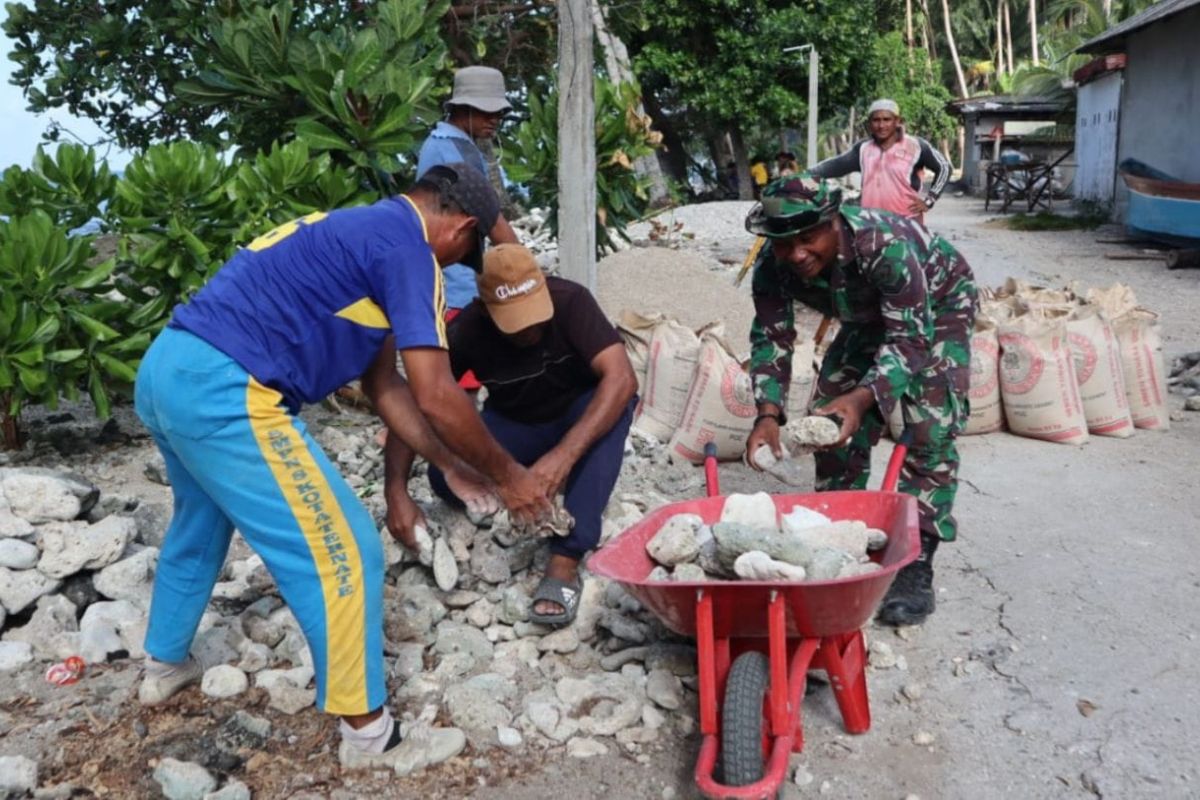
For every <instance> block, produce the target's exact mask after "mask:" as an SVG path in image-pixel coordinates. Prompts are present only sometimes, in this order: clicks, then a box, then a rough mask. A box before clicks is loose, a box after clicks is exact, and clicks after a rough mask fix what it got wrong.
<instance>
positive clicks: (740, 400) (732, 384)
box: [721, 363, 758, 417]
mask: <svg viewBox="0 0 1200 800" xmlns="http://www.w3.org/2000/svg"><path fill="white" fill-rule="evenodd" d="M721 403H722V404H724V406H725V409H726V410H727V411H729V413H730V414H733V415H734V416H738V417H753V416H754V414H755V412H756V411H758V408H757V406H755V405H754V387H753V386H752V385H751V383H750V376H749V375H747V374H746V371H745V370H744V369H742V367H741V365H740V364H737V363H733V364H729V365H728V366H727V367H725V374H724V375H722V376H721Z"/></svg>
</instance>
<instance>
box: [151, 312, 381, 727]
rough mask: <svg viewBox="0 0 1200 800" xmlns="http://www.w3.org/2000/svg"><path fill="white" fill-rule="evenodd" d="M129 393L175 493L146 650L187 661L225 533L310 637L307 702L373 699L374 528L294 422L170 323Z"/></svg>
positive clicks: (377, 572) (377, 623)
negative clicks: (256, 559) (312, 679)
mask: <svg viewBox="0 0 1200 800" xmlns="http://www.w3.org/2000/svg"><path fill="white" fill-rule="evenodd" d="M135 400H136V407H137V413H138V416H140V417H141V418H142V421H143V422H144V423H145V424H146V427H147V428H149V429H150V432H151V434H152V435H153V436H154V440H155V442H157V443H158V447H159V449H160V450H161V451H162V455H163V458H164V459H165V460H166V463H167V473H168V475H169V477H170V480H171V489H172V491H173V492H174V500H175V513H174V516H173V517H172V520H171V525H170V527H169V528H168V529H167V534H166V538H165V540H164V542H163V546H162V552H161V553H160V555H159V561H158V571H157V574H156V575H155V578H154V598H153V601H152V603H151V608H150V621H149V628H148V630H147V633H146V651H147V652H148V653H149V654H150V655H152V656H154V657H155V658H156V659H159V660H161V661H171V662H178V661H182V660H184V659H185V658H186V657H187V654H188V648H189V647H190V646H191V643H192V639H193V637H194V636H195V634H196V628H197V626H198V625H199V623H200V617H201V615H202V614H203V613H204V610H205V607H206V606H207V605H208V600H209V596H210V595H211V593H212V589H213V585H214V584H215V583H216V581H217V577H218V575H219V574H220V571H221V567H222V565H223V564H224V561H225V554H226V551H227V550H228V549H229V541H230V537H231V536H232V535H233V529H234V528H235V527H236V528H237V530H238V531H240V532H241V534H242V536H243V537H245V539H246V541H247V543H248V544H249V545H250V546H251V547H252V548H253V549H254V551H255V552H256V553H258V554H259V555H260V556H261V557H262V559H263V561H264V563H265V564H266V566H267V569H268V570H270V572H271V575H272V576H273V577H274V579H275V582H276V584H278V586H279V590H280V593H281V594H282V595H283V599H284V600H285V601H286V602H287V604H288V606H289V607H290V608H291V610H292V613H293V614H294V615H295V617H296V620H297V621H298V622H299V624H300V627H301V629H302V630H303V632H304V636H305V638H306V639H307V640H308V646H309V648H310V650H311V651H312V657H313V666H314V669H315V671H316V683H317V706H318V707H319V708H321V709H323V710H324V711H326V712H329V713H331V714H363V713H366V712H368V711H373V710H375V709H377V708H379V707H380V706H382V705H383V704H384V701H385V699H386V695H387V688H386V685H385V681H384V665H383V620H382V605H383V573H384V567H383V551H382V544H381V542H380V539H379V533H378V531H377V530H376V528H375V524H374V522H373V521H372V519H371V516H370V514H368V513H367V510H366V509H365V508H364V507H363V505H362V503H361V502H360V501H359V499H358V497H357V496H355V494H354V492H353V491H352V490H351V489H350V487H349V486H348V485H347V484H346V482H345V480H343V478H342V477H341V475H339V474H338V471H337V469H335V468H334V466H333V464H331V463H330V462H329V459H328V458H326V456H325V454H324V453H323V452H322V450H321V448H320V446H318V445H317V443H316V442H315V441H314V440H313V438H312V436H310V435H309V433H308V430H307V428H306V427H305V425H304V423H303V422H302V421H300V420H299V419H297V418H296V417H295V416H293V415H292V414H291V413H290V412H289V411H288V410H287V408H286V407H285V406H284V405H283V404H282V397H281V395H280V394H279V393H278V392H276V391H275V390H273V389H270V388H267V387H266V386H263V385H262V384H260V383H259V382H258V381H256V380H255V379H254V378H253V377H252V376H251V375H249V374H248V373H247V372H246V371H245V370H244V369H243V368H242V367H241V366H240V365H238V364H237V362H235V361H234V360H233V359H231V358H229V357H228V356H226V355H225V354H224V353H222V352H221V351H219V350H217V349H216V348H214V347H212V346H211V345H209V344H208V343H207V342H205V341H203V340H202V339H200V338H198V337H196V336H193V335H192V334H190V333H187V332H184V331H181V330H176V329H173V328H168V329H166V330H164V331H163V332H162V334H160V335H159V337H158V339H156V340H155V342H154V344H153V345H152V346H151V347H150V350H149V351H148V352H147V353H146V357H145V358H144V359H143V361H142V365H141V368H140V369H139V370H138V376H137V384H136V389H135Z"/></svg>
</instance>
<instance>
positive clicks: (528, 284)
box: [496, 278, 538, 300]
mask: <svg viewBox="0 0 1200 800" xmlns="http://www.w3.org/2000/svg"><path fill="white" fill-rule="evenodd" d="M537 287H538V281H537V278H530V279H529V280H525V281H521V282H520V283H518V284H517V285H516V286H513V285H511V284H508V283H502V284H500V285H499V286H497V287H496V299H497V300H508V299H509V298H510V297H520V296H521V295H523V294H529V293H530V292H532V291H533V290H534V289H536V288H537Z"/></svg>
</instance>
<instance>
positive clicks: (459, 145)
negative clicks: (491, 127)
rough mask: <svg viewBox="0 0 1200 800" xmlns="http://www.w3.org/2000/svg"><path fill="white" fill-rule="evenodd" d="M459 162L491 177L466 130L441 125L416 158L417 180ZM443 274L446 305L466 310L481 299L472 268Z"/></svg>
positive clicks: (454, 268) (452, 267) (448, 269)
mask: <svg viewBox="0 0 1200 800" xmlns="http://www.w3.org/2000/svg"><path fill="white" fill-rule="evenodd" d="M456 161H462V162H463V163H465V164H469V165H471V166H472V167H475V169H477V170H479V171H480V173H482V174H483V175H487V174H488V171H487V159H485V158H484V157H483V153H482V152H480V150H479V148H478V147H476V146H475V142H474V141H472V139H471V137H470V136H468V135H467V134H466V131H464V130H462V129H461V128H458V127H456V126H454V125H451V124H450V123H449V122H439V123H438V124H437V126H435V127H434V129H433V132H432V133H430V134H429V137H428V138H427V139H426V140H425V142H424V143H423V144H422V145H421V153H420V155H419V156H418V157H417V177H418V178H420V177H421V176H422V175H424V174H425V173H426V172H428V171H429V168H430V167H436V166H437V165H438V164H453V163H455V162H456ZM442 274H443V279H444V280H445V282H446V305H448V306H449V307H450V308H466V307H467V305H468V304H469V303H470V302H471V301H472V300H474V299H475V298H476V297H478V296H479V288H478V287H477V286H476V285H475V270H473V269H471V268H470V267H467V266H464V265H462V264H451V265H450V266H448V267H446V269H445V270H443V273H442Z"/></svg>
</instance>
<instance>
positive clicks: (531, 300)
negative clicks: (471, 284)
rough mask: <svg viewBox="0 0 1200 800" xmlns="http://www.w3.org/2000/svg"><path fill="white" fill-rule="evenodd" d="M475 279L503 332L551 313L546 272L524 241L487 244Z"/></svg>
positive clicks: (528, 326) (523, 328)
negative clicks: (522, 242)
mask: <svg viewBox="0 0 1200 800" xmlns="http://www.w3.org/2000/svg"><path fill="white" fill-rule="evenodd" d="M475 282H476V283H477V284H478V285H479V299H480V300H482V301H483V305H484V307H485V308H487V312H488V316H490V317H491V318H492V322H494V323H496V327H497V328H499V329H500V330H501V331H503V332H504V333H518V332H520V331H523V330H525V329H526V328H530V327H533V326H534V325H537V324H538V323H540V322H545V321H546V320H548V319H550V318H551V317H552V316H554V303H553V301H551V299H550V289H549V288H548V287H547V286H546V276H545V275H543V274H542V270H541V269H540V268H539V267H538V265H537V261H535V260H534V258H533V253H531V252H529V250H528V249H526V248H525V247H524V246H523V245H519V244H501V245H497V246H495V247H492V248H490V249H489V250H488V251H487V252H486V253H484V254H483V272H481V273H480V274H479V275H477V276H476V278H475Z"/></svg>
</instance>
